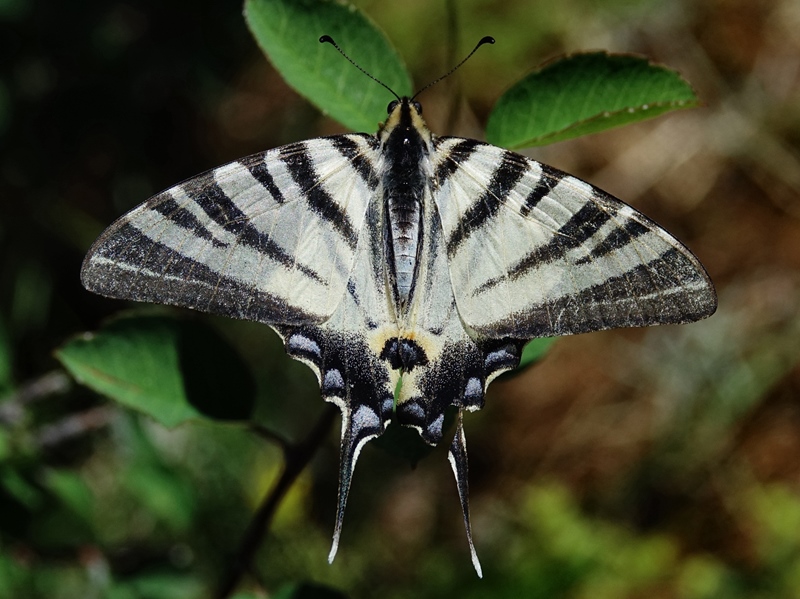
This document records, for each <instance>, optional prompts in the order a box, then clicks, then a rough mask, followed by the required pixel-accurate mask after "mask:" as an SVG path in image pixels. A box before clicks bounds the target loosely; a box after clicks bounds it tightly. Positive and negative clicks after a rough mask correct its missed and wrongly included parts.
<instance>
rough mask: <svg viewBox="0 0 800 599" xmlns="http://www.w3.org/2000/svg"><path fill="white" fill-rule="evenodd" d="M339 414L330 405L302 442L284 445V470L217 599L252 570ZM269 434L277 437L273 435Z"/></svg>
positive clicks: (249, 530)
mask: <svg viewBox="0 0 800 599" xmlns="http://www.w3.org/2000/svg"><path fill="white" fill-rule="evenodd" d="M336 414H337V411H336V408H335V407H334V406H331V405H327V406H326V407H325V411H324V412H323V414H322V416H320V418H319V420H318V421H317V423H316V424H315V425H314V428H313V429H312V430H311V432H310V433H309V434H308V436H307V437H306V438H305V439H304V440H303V441H302V442H300V443H298V444H296V445H286V446H285V449H284V456H285V457H284V464H283V471H282V472H281V475H280V476H279V477H278V480H277V481H275V484H274V485H273V486H272V488H271V489H270V491H269V493H267V495H266V497H264V501H263V502H262V503H261V505H260V506H259V508H258V510H257V511H256V513H255V514H254V515H253V518H252V520H250V524H249V525H248V527H247V530H246V531H245V533H244V535H243V536H242V540H241V541H240V542H239V548H238V550H237V551H236V556H235V557H234V559H233V561H232V562H231V564H230V566H229V568H228V571H227V572H226V573H225V576H224V577H223V579H222V583H221V584H220V586H219V588H218V590H217V593H216V594H215V595H214V597H215V598H216V599H227V598H228V597H230V596H231V595H232V594H233V592H234V591H235V590H236V587H238V586H239V583H240V582H241V580H242V578H243V577H244V575H245V573H246V572H247V571H248V570H250V568H251V566H252V562H253V558H254V557H255V554H256V552H257V551H258V549H259V547H260V546H261V543H262V542H263V540H264V537H265V536H266V534H267V531H268V530H269V525H270V524H271V522H272V518H273V517H274V516H275V512H277V511H278V507H279V506H280V503H281V501H282V500H283V498H284V497H285V496H286V493H287V492H288V491H289V489H290V488H291V486H292V484H294V481H295V480H297V477H298V476H299V475H300V473H301V472H302V471H303V470H304V469H305V467H306V466H307V465H308V463H309V462H310V461H311V458H312V457H313V456H314V453H315V452H316V451H317V449H318V448H319V447H320V445H322V442H323V440H324V439H325V437H326V436H327V433H328V430H329V429H330V428H331V425H332V424H333V421H334V417H335V416H336ZM270 438H271V439H272V440H274V438H272V436H270Z"/></svg>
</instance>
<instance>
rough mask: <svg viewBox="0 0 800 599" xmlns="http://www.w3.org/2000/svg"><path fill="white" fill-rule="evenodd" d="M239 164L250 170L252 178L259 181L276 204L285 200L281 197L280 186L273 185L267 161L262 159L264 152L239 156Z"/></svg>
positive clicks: (273, 181)
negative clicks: (243, 156)
mask: <svg viewBox="0 0 800 599" xmlns="http://www.w3.org/2000/svg"><path fill="white" fill-rule="evenodd" d="M239 164H241V165H242V166H243V167H245V168H246V169H247V170H248V171H250V174H251V175H253V178H254V179H255V180H256V181H258V182H259V183H261V185H262V186H263V187H264V189H266V190H267V191H268V192H269V194H270V195H271V196H272V199H274V200H275V201H276V202H277V203H278V204H283V203H284V202H286V199H285V198H284V197H283V193H282V192H281V190H280V188H279V187H278V186H277V185H275V180H274V179H273V178H272V175H271V174H270V172H269V170H267V163H266V162H265V160H264V154H253V155H252V156H246V157H245V158H241V159H240V160H239Z"/></svg>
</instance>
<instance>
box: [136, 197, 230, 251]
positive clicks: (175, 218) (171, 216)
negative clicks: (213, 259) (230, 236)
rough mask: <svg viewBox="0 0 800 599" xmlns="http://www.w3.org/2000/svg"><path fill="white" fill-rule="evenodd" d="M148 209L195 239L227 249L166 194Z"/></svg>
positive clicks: (155, 199)
mask: <svg viewBox="0 0 800 599" xmlns="http://www.w3.org/2000/svg"><path fill="white" fill-rule="evenodd" d="M150 209H151V210H154V211H156V212H158V213H159V214H160V215H162V216H163V217H164V218H166V219H167V220H169V221H170V222H172V223H173V224H175V225H177V226H178V227H180V228H182V229H186V230H187V231H189V232H191V233H192V234H193V235H195V236H196V237H199V238H200V239H205V240H206V241H210V242H211V243H212V245H213V246H214V247H218V248H221V247H228V244H227V243H225V242H224V241H221V240H219V239H217V238H216V237H214V235H213V234H212V233H211V231H209V230H208V229H207V228H206V226H205V225H204V224H203V223H202V222H200V219H199V218H197V216H195V215H194V214H192V213H191V212H190V211H189V210H187V209H186V208H182V207H181V206H180V205H179V204H178V202H176V201H175V199H174V198H172V197H170V196H169V194H168V193H167V192H165V193H162V194H159V195H157V196H156V197H155V198H153V202H152V204H151V205H150Z"/></svg>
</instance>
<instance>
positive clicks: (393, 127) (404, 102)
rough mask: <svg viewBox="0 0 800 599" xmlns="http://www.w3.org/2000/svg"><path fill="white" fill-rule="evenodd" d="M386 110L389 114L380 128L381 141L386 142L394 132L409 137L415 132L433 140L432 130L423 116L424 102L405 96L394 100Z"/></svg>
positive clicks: (379, 136)
mask: <svg viewBox="0 0 800 599" xmlns="http://www.w3.org/2000/svg"><path fill="white" fill-rule="evenodd" d="M386 110H387V112H388V113H389V115H388V117H387V118H386V122H385V123H383V124H382V125H381V127H380V129H379V130H378V138H379V139H380V140H381V142H384V143H385V142H386V141H387V140H388V139H389V137H390V136H391V135H392V134H394V135H400V136H403V137H409V136H414V134H415V133H416V135H418V136H419V137H421V138H422V140H423V141H425V142H430V141H431V132H430V131H429V130H428V126H427V125H426V124H425V121H424V120H423V118H422V104H420V103H419V102H417V101H416V100H414V99H412V98H408V97H403V98H400V99H399V100H392V101H391V102H390V103H389V106H388V107H387V109H386Z"/></svg>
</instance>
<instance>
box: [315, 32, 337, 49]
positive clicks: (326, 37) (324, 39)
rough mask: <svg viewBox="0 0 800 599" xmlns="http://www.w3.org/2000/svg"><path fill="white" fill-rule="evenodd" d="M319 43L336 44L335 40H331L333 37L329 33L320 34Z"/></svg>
mask: <svg viewBox="0 0 800 599" xmlns="http://www.w3.org/2000/svg"><path fill="white" fill-rule="evenodd" d="M319 43H320V44H333V45H334V46H335V45H336V42H334V41H333V38H332V37H331V36H330V35H327V34H326V35H321V36H320V38H319Z"/></svg>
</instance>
